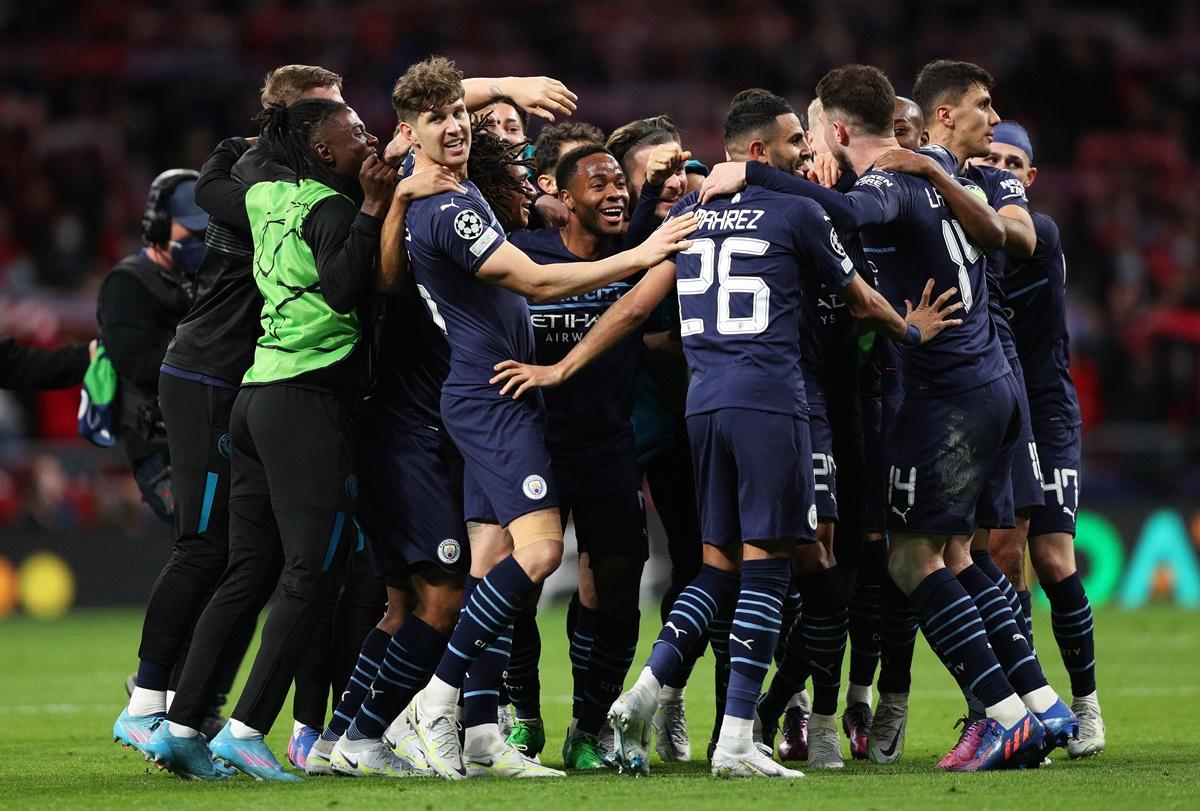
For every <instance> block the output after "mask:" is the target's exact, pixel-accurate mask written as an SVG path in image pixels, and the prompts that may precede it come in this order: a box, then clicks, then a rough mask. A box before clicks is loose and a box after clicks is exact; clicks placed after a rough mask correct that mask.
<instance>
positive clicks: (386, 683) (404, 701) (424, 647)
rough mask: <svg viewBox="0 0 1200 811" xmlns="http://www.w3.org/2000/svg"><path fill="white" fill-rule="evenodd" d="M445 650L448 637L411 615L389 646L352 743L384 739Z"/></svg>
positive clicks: (352, 729) (351, 734)
mask: <svg viewBox="0 0 1200 811" xmlns="http://www.w3.org/2000/svg"><path fill="white" fill-rule="evenodd" d="M445 648H446V637H445V636H444V635H442V634H440V633H438V632H437V631H436V630H435V629H434V628H432V627H431V626H430V625H428V624H427V623H425V622H424V621H423V620H422V619H421V618H420V617H415V616H412V615H409V617H408V619H406V620H404V624H403V625H401V626H400V629H399V630H397V631H396V634H395V636H393V637H392V638H391V641H390V642H388V644H387V650H386V652H385V653H384V654H383V658H382V661H381V662H380V663H379V673H378V674H377V675H376V676H375V680H374V681H373V682H372V683H371V688H370V693H369V694H368V695H367V696H366V697H365V698H364V699H363V701H362V705H361V706H360V707H359V708H358V713H357V714H356V715H355V716H354V722H353V723H352V724H351V725H350V728H349V729H347V730H346V735H347V737H349V738H350V739H351V740H362V739H364V738H381V737H383V733H384V731H385V730H386V729H387V728H388V725H389V724H391V723H392V721H394V720H395V719H396V716H397V715H399V714H400V713H401V712H402V711H403V710H404V708H405V707H407V706H408V702H410V701H412V697H413V696H415V695H416V694H417V692H418V691H419V690H420V689H421V688H422V687H424V686H425V684H426V683H427V682H428V681H429V676H430V674H431V673H432V672H433V668H434V666H435V665H436V664H437V662H438V659H439V658H440V657H441V655H442V653H443V651H444V650H445Z"/></svg>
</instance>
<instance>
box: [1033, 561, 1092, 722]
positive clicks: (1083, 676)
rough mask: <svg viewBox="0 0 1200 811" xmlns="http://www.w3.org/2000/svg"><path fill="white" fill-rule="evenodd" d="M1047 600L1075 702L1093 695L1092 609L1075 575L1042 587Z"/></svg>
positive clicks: (1055, 638) (1081, 583)
mask: <svg viewBox="0 0 1200 811" xmlns="http://www.w3.org/2000/svg"><path fill="white" fill-rule="evenodd" d="M1042 589H1043V590H1044V591H1045V592H1046V597H1047V598H1049V600H1050V622H1051V623H1052V625H1053V628H1054V641H1055V642H1057V643H1058V650H1059V653H1061V654H1062V660H1063V665H1064V666H1065V667H1066V668H1067V673H1068V674H1069V675H1070V677H1071V695H1073V696H1075V697H1076V698H1078V697H1079V696H1086V695H1089V694H1091V693H1094V692H1095V691H1096V639H1095V632H1094V629H1093V623H1092V605H1091V603H1089V602H1088V598H1087V594H1085V593H1084V590H1083V582H1082V581H1081V580H1080V579H1079V573H1078V572H1075V573H1074V574H1071V575H1069V576H1068V577H1065V578H1063V579H1062V580H1060V581H1058V582H1057V583H1043V584H1042Z"/></svg>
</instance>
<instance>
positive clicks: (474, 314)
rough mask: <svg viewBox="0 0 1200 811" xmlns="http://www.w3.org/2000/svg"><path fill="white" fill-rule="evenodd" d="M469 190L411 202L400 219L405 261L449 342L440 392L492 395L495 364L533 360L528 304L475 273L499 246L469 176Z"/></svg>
mask: <svg viewBox="0 0 1200 811" xmlns="http://www.w3.org/2000/svg"><path fill="white" fill-rule="evenodd" d="M463 185H464V186H465V187H466V189H467V192H466V194H462V193H459V192H445V193H443V194H437V195H434V196H433V197H426V198H424V199H423V200H417V201H415V202H414V203H413V204H412V205H411V206H409V209H408V214H407V217H406V219H405V228H406V230H407V232H408V233H407V235H406V237H405V239H406V242H405V245H406V247H407V248H408V257H409V263H410V265H411V266H412V270H413V275H414V277H415V278H416V282H417V290H418V292H419V293H420V295H421V298H423V299H424V300H425V303H426V305H427V307H428V308H429V314H430V317H431V318H432V319H433V322H434V323H435V324H436V325H437V326H438V327H439V328H441V330H442V332H443V333H445V335H446V340H447V341H448V342H449V344H450V373H449V375H448V376H447V377H446V382H445V385H444V386H443V392H445V393H448V394H456V395H458V396H461V397H475V398H494V397H495V396H496V390H495V387H494V386H489V385H488V380H489V379H490V378H491V377H492V376H493V375H494V374H495V372H494V371H493V367H494V366H495V365H496V364H497V363H499V362H500V361H502V360H507V359H509V358H513V359H515V360H518V361H521V362H524V363H529V362H532V361H533V359H534V352H533V329H532V327H531V326H530V324H529V307H528V305H527V304H526V301H525V299H524V298H523V297H522V296H519V295H517V294H516V293H513V292H511V291H509V290H505V289H504V288H503V287H500V286H498V285H494V284H488V283H487V282H482V281H480V280H479V279H477V278H475V273H477V272H478V271H479V268H481V267H482V266H483V264H484V263H485V262H486V261H487V260H488V259H489V258H490V257H491V255H492V254H493V253H495V252H496V250H497V249H498V248H499V247H500V246H501V245H502V244H504V241H505V239H504V229H503V228H501V227H500V224H499V222H497V220H496V217H495V215H494V214H493V213H492V210H491V208H490V207H489V206H488V204H487V201H486V200H484V199H483V195H482V194H480V193H479V189H478V188H476V186H475V184H474V183H472V182H471V181H469V180H465V181H463Z"/></svg>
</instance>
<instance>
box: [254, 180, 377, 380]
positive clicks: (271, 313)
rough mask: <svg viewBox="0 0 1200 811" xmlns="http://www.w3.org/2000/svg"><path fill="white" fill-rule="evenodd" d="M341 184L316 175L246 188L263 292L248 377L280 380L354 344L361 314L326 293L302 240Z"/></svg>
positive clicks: (333, 358)
mask: <svg viewBox="0 0 1200 811" xmlns="http://www.w3.org/2000/svg"><path fill="white" fill-rule="evenodd" d="M338 193H339V192H336V191H334V190H333V189H331V188H329V187H328V186H326V185H324V184H323V183H319V182H317V181H315V180H307V179H306V180H301V181H300V183H299V184H297V183H293V182H291V181H285V180H277V181H267V182H263V183H256V184H254V185H253V186H251V187H250V190H249V191H247V192H246V214H247V215H248V216H249V218H250V232H251V234H252V235H253V237H254V264H253V270H254V281H255V283H256V284H257V285H258V291H259V292H260V293H261V294H262V297H263V308H262V318H261V319H260V320H261V321H262V337H260V338H259V339H258V346H257V347H256V348H255V350H254V364H253V365H252V366H251V367H250V369H249V370H247V372H246V376H245V377H244V378H242V382H243V383H275V382H278V381H281V380H289V379H291V378H293V377H297V376H299V375H302V374H305V373H306V372H312V371H316V370H317V369H324V368H325V367H327V366H332V365H333V364H335V363H337V362H338V361H340V360H343V359H344V358H346V357H347V356H349V355H350V353H352V352H353V351H354V347H355V345H356V344H357V343H358V339H359V335H360V334H361V332H360V330H359V324H358V314H357V313H354V312H351V313H348V314H346V315H343V314H341V313H337V312H334V311H333V309H332V308H331V307H330V306H329V305H328V304H327V303H326V302H325V297H324V296H322V295H321V283H320V279H319V277H318V275H317V262H316V259H315V258H314V257H313V253H312V250H311V249H310V248H309V247H308V243H307V242H305V241H304V236H303V234H304V221H305V220H306V219H307V218H308V214H309V212H310V211H312V209H313V206H315V205H316V204H317V203H319V202H321V201H322V200H324V199H325V198H326V197H331V196H333V195H335V194H338Z"/></svg>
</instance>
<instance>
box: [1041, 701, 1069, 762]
mask: <svg viewBox="0 0 1200 811" xmlns="http://www.w3.org/2000/svg"><path fill="white" fill-rule="evenodd" d="M1036 715H1037V719H1038V720H1039V721H1041V722H1042V727H1044V728H1045V730H1046V739H1045V740H1044V741H1043V742H1042V755H1043V756H1045V755H1048V754H1050V752H1051V751H1053V750H1054V749H1057V748H1058V747H1060V746H1061V747H1063V748H1066V746H1067V742H1068V741H1070V740H1071V739H1072V738H1076V737H1078V736H1079V719H1078V718H1076V717H1075V713H1073V712H1071V708H1070V707H1068V706H1067V705H1066V704H1065V703H1064V702H1063V700H1062V699H1061V698H1060V699H1059V700H1058V701H1056V702H1054V705H1053V706H1052V707H1050V709H1048V710H1046V711H1045V712H1039V713H1036Z"/></svg>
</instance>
